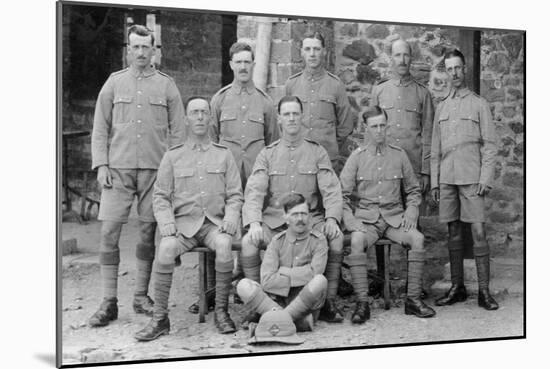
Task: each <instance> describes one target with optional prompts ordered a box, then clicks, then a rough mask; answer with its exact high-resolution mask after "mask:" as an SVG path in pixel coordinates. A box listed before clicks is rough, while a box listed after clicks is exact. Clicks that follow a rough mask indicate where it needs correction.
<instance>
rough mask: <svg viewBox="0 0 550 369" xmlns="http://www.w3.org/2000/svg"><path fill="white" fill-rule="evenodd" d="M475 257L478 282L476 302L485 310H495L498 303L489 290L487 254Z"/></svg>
mask: <svg viewBox="0 0 550 369" xmlns="http://www.w3.org/2000/svg"><path fill="white" fill-rule="evenodd" d="M475 259H476V267H477V281H478V284H479V287H478V294H477V304H478V305H479V306H480V307H482V308H484V309H485V310H496V309H498V303H497V302H496V301H495V299H494V298H493V297H492V296H491V294H490V292H489V278H490V267H489V255H484V256H476V257H475Z"/></svg>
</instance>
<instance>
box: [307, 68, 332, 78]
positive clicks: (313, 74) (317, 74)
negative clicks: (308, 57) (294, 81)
mask: <svg viewBox="0 0 550 369" xmlns="http://www.w3.org/2000/svg"><path fill="white" fill-rule="evenodd" d="M326 73H327V71H326V70H325V68H320V69H318V70H315V71H312V70H308V69H307V68H306V69H304V73H303V75H304V77H305V78H306V79H307V80H311V81H318V80H320V79H321V78H323V77H324V76H325V74H326Z"/></svg>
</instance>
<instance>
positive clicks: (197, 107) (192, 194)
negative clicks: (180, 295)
mask: <svg viewBox="0 0 550 369" xmlns="http://www.w3.org/2000/svg"><path fill="white" fill-rule="evenodd" d="M186 112H187V119H186V124H187V125H188V126H189V131H188V135H189V138H188V140H187V141H186V142H185V143H183V144H180V145H177V146H174V147H172V148H171V149H170V150H169V151H168V152H167V153H166V154H165V155H164V157H163V159H162V162H161V163H160V168H159V174H158V179H157V181H156V183H155V191H154V198H153V207H154V211H155V218H156V219H157V221H158V223H159V231H160V235H161V236H162V239H161V241H160V245H159V251H158V255H157V258H156V259H155V264H154V274H155V278H154V298H155V306H154V313H153V318H152V319H151V321H150V322H149V324H148V325H147V326H146V327H145V328H143V329H142V330H141V331H139V332H137V333H136V335H135V338H136V339H137V340H139V341H151V340H154V339H156V338H157V337H159V336H161V335H163V334H166V333H168V332H169V331H170V320H169V319H168V298H169V296H170V288H171V285H172V276H173V273H174V267H175V264H174V260H175V258H176V257H178V256H180V255H182V254H184V253H185V252H188V251H191V250H192V249H193V248H194V247H196V246H198V245H199V243H200V244H204V245H205V246H206V247H208V248H209V249H211V250H213V251H215V252H216V260H215V269H216V309H215V312H214V322H215V324H216V327H217V328H218V330H219V332H220V333H232V332H235V330H236V329H235V323H233V320H231V317H230V316H229V313H228V296H229V292H230V290H231V279H232V270H233V257H232V255H231V239H232V236H233V235H234V234H235V231H236V230H237V226H238V221H239V216H240V211H241V207H242V202H243V195H242V190H241V181H240V177H239V172H238V170H237V167H236V165H235V160H234V159H233V155H231V153H230V151H229V149H227V147H225V146H222V145H218V144H216V143H212V142H210V139H209V137H208V123H209V120H210V108H209V106H208V101H207V100H206V99H204V98H201V97H191V98H189V100H188V101H187V104H186Z"/></svg>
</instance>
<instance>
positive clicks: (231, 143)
mask: <svg viewBox="0 0 550 369" xmlns="http://www.w3.org/2000/svg"><path fill="white" fill-rule="evenodd" d="M229 58H230V61H229V65H230V66H231V70H232V71H233V75H234V79H233V83H231V84H230V85H227V86H225V87H223V88H222V89H221V90H219V91H218V92H217V93H216V94H215V95H214V97H213V98H212V102H211V104H210V105H211V108H212V122H211V135H212V139H213V140H214V141H215V142H219V143H220V144H222V145H225V146H227V147H228V148H229V149H230V150H231V153H232V154H233V157H234V158H235V162H236V163H237V168H239V172H240V173H241V179H242V184H243V188H244V187H245V185H246V180H247V179H248V177H249V176H250V173H252V166H253V165H254V161H255V160H256V156H258V154H259V153H260V151H261V150H262V149H263V148H264V147H265V146H267V145H269V144H270V143H271V142H273V141H275V140H277V139H278V138H279V129H278V127H277V114H276V112H275V106H274V104H273V101H272V100H271V98H270V97H269V96H268V95H267V94H266V93H265V92H263V91H262V90H260V89H259V88H257V87H256V86H255V85H254V82H253V81H252V72H253V70H254V52H253V51H252V48H251V47H250V45H247V44H245V43H242V42H236V43H234V44H233V45H232V46H231V48H230V49H229Z"/></svg>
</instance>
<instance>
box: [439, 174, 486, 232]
mask: <svg viewBox="0 0 550 369" xmlns="http://www.w3.org/2000/svg"><path fill="white" fill-rule="evenodd" d="M477 188H478V185H477V183H476V184H468V185H451V184H445V183H441V184H440V185H439V221H440V222H442V223H449V222H453V221H455V220H459V219H460V220H461V221H463V222H466V223H483V222H485V197H484V196H479V195H478V194H477Z"/></svg>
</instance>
